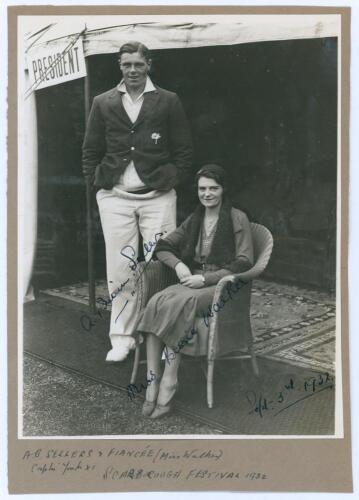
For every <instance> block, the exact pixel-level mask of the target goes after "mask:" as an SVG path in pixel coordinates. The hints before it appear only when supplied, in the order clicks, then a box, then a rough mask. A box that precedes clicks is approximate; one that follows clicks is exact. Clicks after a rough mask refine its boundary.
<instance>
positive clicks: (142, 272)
mask: <svg viewBox="0 0 359 500" xmlns="http://www.w3.org/2000/svg"><path fill="white" fill-rule="evenodd" d="M137 272H138V278H137V280H138V281H137V288H138V293H139V298H140V300H139V302H140V304H141V305H140V309H143V308H144V307H145V306H146V304H147V302H148V301H149V300H150V298H151V297H152V296H153V295H155V294H156V293H157V292H160V291H161V290H164V289H165V288H167V287H168V286H170V285H174V284H175V283H178V279H177V275H176V273H175V272H174V271H173V270H172V269H170V268H169V267H167V266H166V265H165V264H163V263H162V262H160V261H158V260H157V261H150V262H148V263H147V262H140V264H139V266H138V269H137Z"/></svg>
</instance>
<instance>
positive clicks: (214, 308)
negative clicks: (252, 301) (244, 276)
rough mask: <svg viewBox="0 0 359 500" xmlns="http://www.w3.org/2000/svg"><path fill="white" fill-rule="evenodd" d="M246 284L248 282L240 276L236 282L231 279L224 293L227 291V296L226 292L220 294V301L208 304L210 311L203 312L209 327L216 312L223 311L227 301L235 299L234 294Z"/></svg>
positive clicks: (205, 322)
mask: <svg viewBox="0 0 359 500" xmlns="http://www.w3.org/2000/svg"><path fill="white" fill-rule="evenodd" d="M245 285H248V283H246V282H244V281H242V280H241V279H240V278H236V279H235V280H234V282H233V281H229V282H228V283H227V284H226V288H225V291H224V293H225V292H227V297H226V296H225V295H224V294H222V295H220V297H219V300H220V302H215V303H214V304H210V305H209V306H208V312H206V313H204V314H203V321H204V324H205V325H206V327H207V328H208V327H209V318H213V316H214V315H215V314H217V313H219V312H220V311H222V309H223V308H224V307H225V305H226V302H228V301H229V300H233V295H235V294H236V293H238V292H239V290H240V289H241V288H243V287H244V286H245Z"/></svg>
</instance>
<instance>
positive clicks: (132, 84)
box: [120, 52, 151, 90]
mask: <svg viewBox="0 0 359 500" xmlns="http://www.w3.org/2000/svg"><path fill="white" fill-rule="evenodd" d="M150 66H151V61H146V59H145V58H144V57H143V56H142V55H141V54H140V53H139V52H133V53H132V54H130V53H127V52H125V53H124V54H122V56H121V59H120V68H121V71H122V76H123V79H124V81H125V85H126V88H127V89H129V90H138V89H141V88H142V87H144V86H145V84H146V78H147V73H148V72H149V69H150Z"/></svg>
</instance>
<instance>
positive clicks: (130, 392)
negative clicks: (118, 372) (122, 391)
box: [127, 370, 157, 401]
mask: <svg viewBox="0 0 359 500" xmlns="http://www.w3.org/2000/svg"><path fill="white" fill-rule="evenodd" d="M150 375H151V378H150V379H146V382H145V383H144V384H143V383H141V385H140V386H137V385H136V384H129V385H128V386H127V397H128V399H129V400H130V401H132V400H133V399H135V397H136V396H137V394H139V393H140V392H142V391H143V390H146V389H147V387H148V386H149V385H151V384H152V382H153V381H154V380H157V377H156V374H155V373H154V372H153V371H152V370H150Z"/></svg>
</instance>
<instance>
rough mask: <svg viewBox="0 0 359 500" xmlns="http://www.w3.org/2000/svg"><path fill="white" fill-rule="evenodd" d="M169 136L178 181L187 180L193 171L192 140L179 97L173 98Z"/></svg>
mask: <svg viewBox="0 0 359 500" xmlns="http://www.w3.org/2000/svg"><path fill="white" fill-rule="evenodd" d="M169 138H170V149H171V156H172V158H171V159H172V162H173V164H174V165H175V167H176V169H177V182H176V184H181V183H183V182H185V181H186V180H187V179H188V177H189V176H190V175H191V173H192V160H193V151H192V140H191V133H190V128H189V123H188V120H187V117H186V114H185V112H184V109H183V106H182V103H181V101H180V99H179V97H178V96H177V95H176V94H175V95H174V96H173V98H172V100H171V106H170V115H169Z"/></svg>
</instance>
